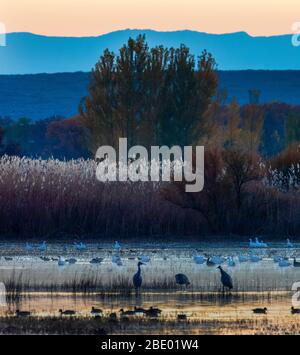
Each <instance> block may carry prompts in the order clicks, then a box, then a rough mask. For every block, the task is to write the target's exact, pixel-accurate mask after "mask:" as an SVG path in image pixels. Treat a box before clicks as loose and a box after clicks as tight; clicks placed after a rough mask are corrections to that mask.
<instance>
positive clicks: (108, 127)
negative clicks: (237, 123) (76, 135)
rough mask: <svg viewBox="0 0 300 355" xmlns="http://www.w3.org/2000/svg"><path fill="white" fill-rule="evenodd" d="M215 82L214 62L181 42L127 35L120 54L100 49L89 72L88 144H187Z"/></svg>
mask: <svg viewBox="0 0 300 355" xmlns="http://www.w3.org/2000/svg"><path fill="white" fill-rule="evenodd" d="M216 87H217V76H216V73H215V61H214V59H213V58H212V56H211V55H210V54H208V53H207V52H205V51H204V52H203V53H202V54H201V56H200V57H199V59H198V60H196V59H195V57H194V56H193V55H191V54H190V51H189V49H188V48H187V47H185V46H184V45H181V46H180V47H179V48H165V47H163V46H159V47H155V48H151V49H150V48H149V47H148V45H147V43H146V40H145V37H143V36H139V37H138V38H137V39H136V40H134V39H129V40H128V42H127V44H125V45H124V46H123V47H122V48H121V49H120V51H119V53H118V54H115V53H113V52H110V51H109V50H106V51H104V53H103V55H102V56H101V57H100V59H99V61H98V63H97V64H96V66H95V68H94V69H93V71H92V81H91V84H90V88H89V96H88V97H86V98H85V100H84V101H83V103H82V105H81V108H80V114H81V120H82V122H83V123H84V125H85V126H86V127H87V128H88V129H89V131H90V134H91V135H90V137H91V140H90V149H91V150H92V151H95V150H96V149H97V148H98V146H100V145H103V144H109V145H112V146H115V147H117V143H118V139H119V138H120V137H125V138H127V139H128V144H129V145H134V144H143V145H145V146H148V145H169V146H171V145H181V146H183V145H189V144H192V143H193V142H195V141H197V138H198V137H197V134H198V130H197V126H198V125H199V124H200V122H201V119H202V116H203V114H204V112H205V111H206V109H207V108H208V106H209V104H210V102H211V99H212V97H213V95H214V94H215V91H216Z"/></svg>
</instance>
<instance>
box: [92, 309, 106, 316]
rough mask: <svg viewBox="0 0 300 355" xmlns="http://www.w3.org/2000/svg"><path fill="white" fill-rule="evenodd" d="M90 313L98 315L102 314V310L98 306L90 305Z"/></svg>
mask: <svg viewBox="0 0 300 355" xmlns="http://www.w3.org/2000/svg"><path fill="white" fill-rule="evenodd" d="M91 314H92V315H94V316H99V315H102V314H103V311H102V309H100V308H95V307H92V309H91Z"/></svg>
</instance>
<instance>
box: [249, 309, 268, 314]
mask: <svg viewBox="0 0 300 355" xmlns="http://www.w3.org/2000/svg"><path fill="white" fill-rule="evenodd" d="M252 312H253V313H254V314H267V313H268V309H267V308H266V307H265V308H254V309H252Z"/></svg>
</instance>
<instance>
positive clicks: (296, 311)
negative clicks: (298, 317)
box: [291, 307, 300, 314]
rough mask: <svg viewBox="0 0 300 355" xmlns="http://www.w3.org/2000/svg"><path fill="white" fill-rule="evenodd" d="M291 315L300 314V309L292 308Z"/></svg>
mask: <svg viewBox="0 0 300 355" xmlns="http://www.w3.org/2000/svg"><path fill="white" fill-rule="evenodd" d="M291 313H292V314H300V309H299V308H294V307H292V308H291Z"/></svg>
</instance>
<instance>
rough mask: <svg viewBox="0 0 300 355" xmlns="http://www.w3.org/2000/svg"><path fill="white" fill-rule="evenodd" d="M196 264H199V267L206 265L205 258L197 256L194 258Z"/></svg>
mask: <svg viewBox="0 0 300 355" xmlns="http://www.w3.org/2000/svg"><path fill="white" fill-rule="evenodd" d="M193 259H194V262H195V263H196V264H197V265H202V264H204V263H205V258H204V256H202V255H196V256H194V258H193Z"/></svg>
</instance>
